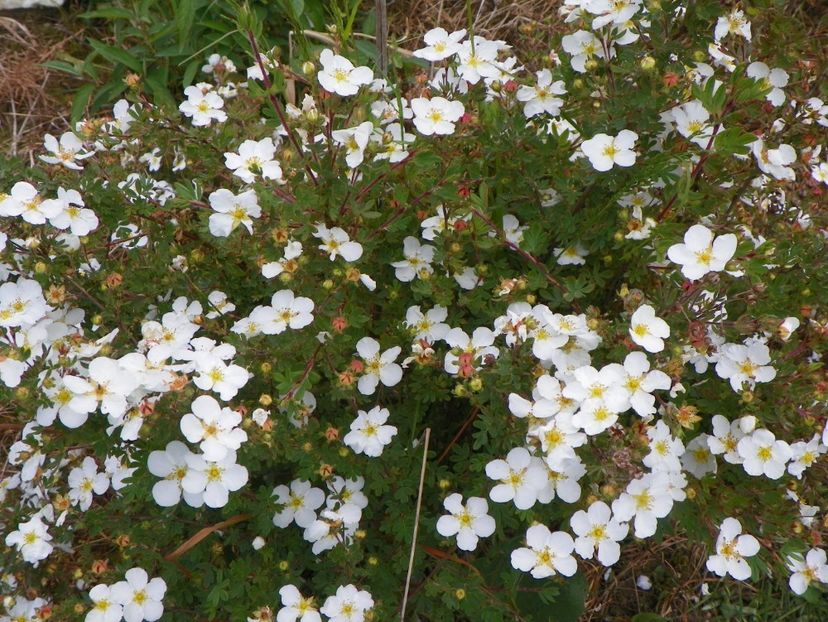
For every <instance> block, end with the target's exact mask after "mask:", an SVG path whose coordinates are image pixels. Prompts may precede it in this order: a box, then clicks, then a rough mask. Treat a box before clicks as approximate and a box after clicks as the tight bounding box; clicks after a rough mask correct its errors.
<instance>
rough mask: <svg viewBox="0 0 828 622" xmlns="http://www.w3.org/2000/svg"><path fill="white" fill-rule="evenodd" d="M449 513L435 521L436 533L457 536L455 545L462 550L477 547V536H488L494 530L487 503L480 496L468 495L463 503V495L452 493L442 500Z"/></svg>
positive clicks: (493, 522) (471, 549)
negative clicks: (467, 498)
mask: <svg viewBox="0 0 828 622" xmlns="http://www.w3.org/2000/svg"><path fill="white" fill-rule="evenodd" d="M443 507H444V508H445V509H446V510H448V512H449V514H445V515H443V516H441V517H440V518H439V519H438V521H437V533H439V534H440V535H441V536H445V537H451V536H454V535H456V536H457V547H458V548H459V549H461V550H463V551H473V550H474V549H476V548H477V541H478V539H479V538H488V537H489V536H490V535H492V534H493V533H494V531H495V521H494V519H493V518H492V517H491V516H489V514H488V511H489V504H488V503H487V502H486V500H485V499H482V498H480V497H469V500H468V501H467V502H466V504H465V505H464V504H463V495H461V494H460V493H457V492H455V493H452V494H450V495H449V496H448V497H446V498H445V500H444V501H443Z"/></svg>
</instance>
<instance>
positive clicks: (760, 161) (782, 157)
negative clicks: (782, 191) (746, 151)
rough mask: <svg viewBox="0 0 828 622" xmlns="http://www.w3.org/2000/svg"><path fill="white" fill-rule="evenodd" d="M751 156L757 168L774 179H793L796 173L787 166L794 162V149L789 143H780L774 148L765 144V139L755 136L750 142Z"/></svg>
mask: <svg viewBox="0 0 828 622" xmlns="http://www.w3.org/2000/svg"><path fill="white" fill-rule="evenodd" d="M751 148H752V150H753V156H754V157H755V158H756V164H757V165H758V166H759V170H761V171H762V172H763V173H767V174H768V175H770V176H771V177H774V178H775V179H781V180H788V181H794V180H795V179H796V173H794V170H793V169H792V168H791V167H790V166H788V165H789V164H793V163H794V162H796V150H795V149H794V148H793V147H791V146H790V145H785V144H781V145H779V147H777V148H776V149H770V148H768V147H766V146H765V141H764V140H762V139H761V138H757V139H756V140H755V141H753V143H752V144H751Z"/></svg>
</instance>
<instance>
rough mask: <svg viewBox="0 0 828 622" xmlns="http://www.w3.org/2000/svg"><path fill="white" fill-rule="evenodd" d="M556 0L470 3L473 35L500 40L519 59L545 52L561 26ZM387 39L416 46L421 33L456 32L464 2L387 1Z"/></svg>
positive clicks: (476, 0)
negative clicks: (434, 30)
mask: <svg viewBox="0 0 828 622" xmlns="http://www.w3.org/2000/svg"><path fill="white" fill-rule="evenodd" d="M561 4H562V3H561V1H560V0H511V1H506V0H472V16H473V18H474V28H475V33H476V34H479V35H481V36H484V37H486V38H489V39H503V40H504V41H506V42H507V43H509V44H511V45H514V46H515V47H516V48H519V50H520V59H521V60H522V61H523V60H527V59H531V58H532V57H533V56H536V55H545V54H546V53H548V51H549V38H550V36H551V35H552V34H553V33H554V32H556V29H557V27H558V26H559V25H560V24H561V18H560V16H559V14H558V8H559V7H560V6H561ZM388 23H389V30H390V33H389V39H390V40H394V39H396V40H397V41H399V42H401V44H402V46H403V47H409V48H412V49H413V48H416V47H417V46H419V44H420V41H421V37H422V35H423V33H424V32H426V31H427V30H429V29H431V28H435V27H436V26H441V27H443V28H445V29H446V30H449V31H451V30H459V29H461V28H466V27H467V24H468V20H467V13H466V2H465V0H391V1H390V2H389V3H388Z"/></svg>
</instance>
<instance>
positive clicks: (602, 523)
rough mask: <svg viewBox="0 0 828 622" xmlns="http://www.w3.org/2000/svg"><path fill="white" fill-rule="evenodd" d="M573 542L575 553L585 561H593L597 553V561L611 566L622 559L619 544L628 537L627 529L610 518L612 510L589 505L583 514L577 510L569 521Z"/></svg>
mask: <svg viewBox="0 0 828 622" xmlns="http://www.w3.org/2000/svg"><path fill="white" fill-rule="evenodd" d="M569 524H570V526H571V527H572V531H574V532H575V535H576V536H577V537H576V538H575V551H577V553H578V555H580V556H581V557H583V558H584V559H592V558H593V556H595V553H596V551H597V553H598V555H597V557H598V561H599V562H601V563H602V564H603V565H604V566H612V565H613V564H614V563H615V562H617V561H618V558H619V557H620V556H621V546H620V545H619V544H618V543H619V542H620V541H621V540H623V539H624V538H626V537H627V532H629V525H627V524H626V523H621V522H619V521H618V520H616V519H615V518H613V517H612V510H610V507H609V506H608V505H607V504H606V503H604V502H603V501H595V502H593V503H592V504H590V506H589V508H588V509H587V511H586V512H585V511H584V510H578V511H577V512H575V513H574V514H573V515H572V517H571V518H570V519H569Z"/></svg>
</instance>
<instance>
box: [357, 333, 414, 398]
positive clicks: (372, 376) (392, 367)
mask: <svg viewBox="0 0 828 622" xmlns="http://www.w3.org/2000/svg"><path fill="white" fill-rule="evenodd" d="M356 350H357V354H359V356H360V357H361V358H362V361H363V363H364V369H363V371H362V375H361V376H360V377H359V381H358V382H357V389H359V392H360V393H362V394H363V395H373V393H374V391H376V390H377V385H378V384H379V383H380V382H382V384H384V385H385V386H386V387H393V386H394V385H395V384H397V383H398V382H399V381H400V380H402V373H403V372H402V367H400V366H399V365H397V364H396V363H395V362H394V361H396V360H397V357H398V356H399V355H400V352H402V348H401V347H400V346H394V347H393V348H388V349H387V350H386V351H385V352H383V353H381V354H380V344H379V342H378V341H377V340H376V339H372V338H371V337H363V338H362V339H360V340H359V341H357V344H356Z"/></svg>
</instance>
